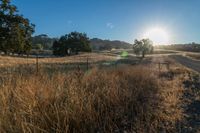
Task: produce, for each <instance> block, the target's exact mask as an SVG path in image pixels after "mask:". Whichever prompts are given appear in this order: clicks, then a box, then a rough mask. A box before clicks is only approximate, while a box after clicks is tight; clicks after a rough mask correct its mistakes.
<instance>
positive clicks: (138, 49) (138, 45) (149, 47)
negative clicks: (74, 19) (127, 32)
mask: <svg viewBox="0 0 200 133" xmlns="http://www.w3.org/2000/svg"><path fill="white" fill-rule="evenodd" d="M133 50H134V53H135V54H136V55H142V57H143V58H144V57H145V55H146V54H149V53H152V52H153V42H152V41H151V40H149V39H142V40H140V41H139V40H137V39H136V40H135V43H134V45H133Z"/></svg>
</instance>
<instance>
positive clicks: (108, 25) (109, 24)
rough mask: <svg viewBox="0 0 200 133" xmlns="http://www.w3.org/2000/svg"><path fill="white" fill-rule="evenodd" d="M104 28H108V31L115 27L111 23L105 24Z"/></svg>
mask: <svg viewBox="0 0 200 133" xmlns="http://www.w3.org/2000/svg"><path fill="white" fill-rule="evenodd" d="M106 27H108V28H110V29H113V28H114V27H115V26H114V25H113V24H112V23H107V24H106Z"/></svg>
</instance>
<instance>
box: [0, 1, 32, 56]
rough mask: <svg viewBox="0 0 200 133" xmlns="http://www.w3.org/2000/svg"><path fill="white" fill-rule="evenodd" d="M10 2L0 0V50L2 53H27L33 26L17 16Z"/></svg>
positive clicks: (15, 9)
mask: <svg viewBox="0 0 200 133" xmlns="http://www.w3.org/2000/svg"><path fill="white" fill-rule="evenodd" d="M17 12H18V11H17V7H16V6H14V5H11V3H10V0H0V50H1V51H3V52H4V53H6V54H7V53H10V52H11V53H18V54H21V53H28V52H29V51H30V50H31V45H30V39H31V35H32V33H33V32H34V27H35V26H34V25H33V24H30V22H29V20H28V19H26V18H24V17H23V16H21V15H19V14H17Z"/></svg>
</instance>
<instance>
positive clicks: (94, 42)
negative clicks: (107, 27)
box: [90, 38, 132, 50]
mask: <svg viewBox="0 0 200 133" xmlns="http://www.w3.org/2000/svg"><path fill="white" fill-rule="evenodd" d="M90 45H91V47H92V49H93V50H111V49H130V48H132V45H131V44H130V43H127V42H123V41H118V40H114V41H111V40H102V39H98V38H93V39H91V40H90Z"/></svg>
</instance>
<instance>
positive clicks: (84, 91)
mask: <svg viewBox="0 0 200 133" xmlns="http://www.w3.org/2000/svg"><path fill="white" fill-rule="evenodd" d="M71 58H73V57H71ZM55 60H56V59H55ZM59 60H65V59H64V58H63V59H62V58H61V59H59ZM16 62H17V61H16ZM174 71H175V72H176V71H177V70H176V69H175V70H174ZM25 72H26V74H17V73H13V74H12V73H11V74H9V75H7V76H4V77H1V80H0V82H1V86H0V116H1V117H0V132H20V133H21V132H44V133H45V132H56V133H61V132H124V131H127V132H133V131H134V132H138V133H144V132H149V133H151V132H160V131H167V132H177V131H178V129H177V123H178V122H179V121H181V119H182V110H181V108H180V107H179V105H180V104H179V103H180V97H181V94H182V93H181V92H182V86H181V82H182V80H181V76H176V77H174V78H173V79H168V77H166V76H160V75H159V73H158V71H157V69H156V68H155V66H153V67H152V68H151V69H150V68H149V66H146V67H145V66H134V67H130V66H129V67H120V68H114V69H104V70H100V69H97V68H94V69H92V70H91V71H89V72H86V73H85V72H82V71H72V72H70V73H63V72H61V71H56V72H53V74H51V75H49V74H48V73H47V72H45V71H41V72H40V74H39V75H35V74H31V73H27V71H25ZM175 72H174V73H175ZM162 73H167V74H171V73H169V72H168V71H166V70H163V71H162ZM181 73H182V72H181Z"/></svg>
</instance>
